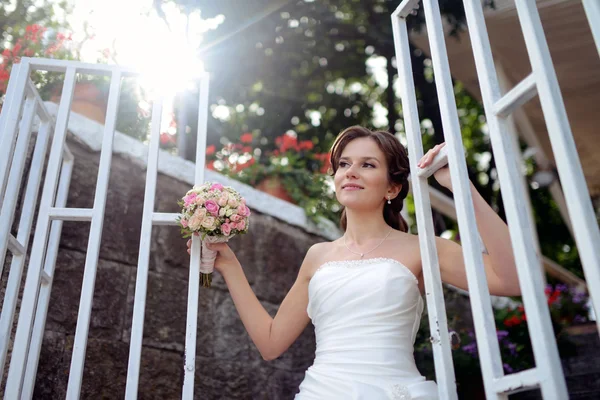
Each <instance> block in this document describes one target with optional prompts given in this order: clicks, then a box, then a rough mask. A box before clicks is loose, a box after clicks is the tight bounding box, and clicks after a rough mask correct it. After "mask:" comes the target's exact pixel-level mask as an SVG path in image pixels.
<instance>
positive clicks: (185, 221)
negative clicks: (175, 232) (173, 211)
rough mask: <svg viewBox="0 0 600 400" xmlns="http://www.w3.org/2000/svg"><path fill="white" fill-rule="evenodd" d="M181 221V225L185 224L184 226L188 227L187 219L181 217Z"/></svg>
mask: <svg viewBox="0 0 600 400" xmlns="http://www.w3.org/2000/svg"><path fill="white" fill-rule="evenodd" d="M179 222H181V226H183V227H184V228H187V227H188V220H187V219H185V218H181V220H180V221H179Z"/></svg>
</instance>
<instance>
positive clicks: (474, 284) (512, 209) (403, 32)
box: [392, 0, 600, 399]
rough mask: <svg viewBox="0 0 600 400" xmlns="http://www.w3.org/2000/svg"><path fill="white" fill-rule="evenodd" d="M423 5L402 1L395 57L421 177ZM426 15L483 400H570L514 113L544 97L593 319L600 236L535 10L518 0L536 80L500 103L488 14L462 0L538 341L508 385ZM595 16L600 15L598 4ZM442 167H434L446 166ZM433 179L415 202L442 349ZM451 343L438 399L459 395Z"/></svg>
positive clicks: (443, 62)
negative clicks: (522, 395)
mask: <svg viewBox="0 0 600 400" xmlns="http://www.w3.org/2000/svg"><path fill="white" fill-rule="evenodd" d="M419 3H420V0H405V1H403V2H402V3H401V4H400V6H399V7H398V9H397V10H396V11H395V12H394V13H393V14H392V24H393V28H394V41H395V46H396V56H397V59H398V69H399V75H400V79H401V85H400V87H401V97H402V107H403V112H404V118H405V126H406V133H407V141H408V146H409V153H410V154H411V157H412V159H411V167H413V170H416V165H412V164H415V163H416V160H418V159H419V158H421V156H422V155H423V148H422V143H421V132H420V127H419V119H418V115H417V105H416V97H415V91H414V82H413V81H412V70H411V61H410V50H409V47H408V46H409V44H408V31H407V26H406V20H405V19H406V17H407V16H408V15H409V14H410V13H411V12H412V11H413V10H414V9H415V7H417V6H418V4H419ZM588 3H590V2H588ZM423 5H424V14H425V21H426V24H427V32H428V37H429V41H430V46H431V59H432V64H433V68H434V76H435V77H436V87H437V91H438V98H439V103H440V111H441V114H442V124H443V127H444V135H445V140H446V142H447V146H446V148H447V149H448V158H449V159H450V165H449V166H450V175H451V179H452V182H453V184H452V186H453V188H454V199H455V203H456V215H457V219H458V223H459V228H460V230H461V233H462V234H461V240H462V246H463V255H464V258H465V266H466V272H467V279H468V282H469V291H470V297H471V299H472V301H471V307H472V310H473V317H474V324H475V330H476V332H477V342H478V349H479V356H480V361H481V368H482V373H483V378H484V385H485V391H486V397H487V398H488V399H506V398H507V395H508V394H510V393H514V392H516V391H521V390H526V389H530V388H535V387H539V388H540V389H541V392H542V395H543V397H544V398H547V399H566V398H568V394H567V390H566V384H565V379H564V375H563V371H562V368H561V364H560V359H559V355H558V350H557V347H556V343H555V338H554V333H553V328H552V324H551V320H550V313H549V310H548V306H547V304H546V298H545V295H544V285H543V281H544V279H543V278H544V277H543V274H542V272H541V268H540V262H541V261H540V259H541V256H540V254H538V246H537V243H534V242H535V238H536V237H537V235H536V234H535V233H536V232H535V228H534V225H533V219H532V216H531V211H530V207H529V204H528V202H529V199H528V197H527V194H526V193H525V191H524V186H523V184H522V177H521V173H520V170H519V168H518V166H519V160H518V159H517V157H516V154H515V151H514V143H513V141H514V139H513V138H512V137H511V135H510V131H509V129H510V128H509V126H508V123H509V122H508V120H507V118H508V117H509V116H510V115H511V113H512V112H513V111H515V110H516V109H517V108H518V107H519V106H521V105H522V104H524V103H525V102H527V101H528V100H530V99H531V98H533V97H534V96H535V95H536V94H539V95H540V101H541V103H542V109H543V112H544V116H545V118H546V125H547V127H548V132H549V135H550V140H551V143H552V146H553V150H554V153H555V159H556V164H557V168H558V171H559V175H560V178H561V182H562V184H563V188H564V191H565V197H566V200H567V201H566V202H567V205H568V209H569V215H570V217H571V222H572V224H573V226H576V227H578V229H574V232H575V239H576V242H577V247H578V250H579V252H580V255H581V261H582V264H583V267H584V272H585V274H586V277H587V283H588V285H589V288H590V290H589V292H590V294H591V296H592V299H593V300H592V301H593V304H594V308H595V309H596V310H599V309H600V253H599V252H598V250H597V249H596V248H595V245H594V244H596V245H597V243H600V232H599V230H598V226H597V224H596V218H595V215H594V212H593V208H592V204H591V199H590V197H589V192H588V190H587V187H586V185H585V180H584V176H583V171H582V168H581V164H580V162H579V158H578V156H577V151H576V148H575V144H574V140H573V135H572V133H571V130H570V127H569V123H568V120H567V115H566V112H565V108H564V104H563V101H562V97H561V94H560V90H559V87H558V82H557V79H556V74H555V71H554V67H553V65H552V61H551V59H550V54H549V51H548V46H547V43H546V39H545V36H544V33H543V30H542V26H541V22H540V18H539V14H538V11H537V8H536V4H535V1H534V0H516V7H517V12H518V15H519V18H520V21H521V26H522V29H523V35H524V38H525V43H526V45H527V50H528V53H529V58H530V62H531V65H532V71H533V72H532V73H531V75H530V76H528V77H526V78H525V79H524V80H523V81H522V82H520V83H519V84H517V85H516V86H515V87H514V88H513V89H512V90H510V91H509V92H508V93H507V94H505V95H504V96H502V95H501V93H500V86H499V82H498V76H497V74H496V70H495V66H494V59H493V57H492V53H491V49H490V42H489V37H488V34H487V29H486V25H485V19H484V14H483V8H482V4H481V2H480V1H479V0H464V5H465V13H466V18H467V23H468V26H469V34H470V38H471V43H472V47H473V53H474V57H475V63H476V68H477V74H478V77H479V80H480V86H481V92H482V97H483V102H484V107H485V111H486V118H487V123H488V127H489V131H490V139H491V142H492V147H493V151H494V157H495V160H496V163H497V166H498V168H497V170H498V176H499V180H500V185H501V187H502V196H503V200H504V204H505V205H506V207H505V209H506V215H507V220H508V225H509V227H510V233H511V242H512V246H513V251H514V255H515V258H516V260H517V269H518V274H519V281H520V286H521V291H522V293H523V302H524V305H525V309H526V310H527V321H528V327H529V330H530V332H532V333H535V337H536V340H533V341H532V348H533V352H534V356H535V360H536V367H535V368H532V369H530V370H526V371H522V372H519V373H515V374H510V375H504V372H503V368H502V362H501V357H500V352H499V346H498V341H497V336H496V332H495V323H494V320H493V313H492V308H491V303H490V294H489V290H488V288H487V283H486V277H485V273H484V270H483V268H482V266H483V263H482V261H483V260H482V257H481V253H480V251H478V250H479V249H478V248H477V246H476V243H477V236H478V234H477V226H476V221H475V215H474V211H473V206H472V199H471V193H470V189H469V183H468V175H467V171H466V164H465V160H464V156H463V146H462V139H461V135H460V127H459V122H458V121H459V120H458V116H457V110H456V104H455V100H454V93H453V90H452V89H453V85H452V80H451V75H450V68H449V62H448V55H447V51H446V47H445V42H444V32H443V25H442V20H441V16H440V11H439V5H438V3H437V2H436V1H435V0H423ZM594 6H597V4H595V5H594ZM590 15H593V12H589V11H588V16H590ZM590 23H591V24H592V25H593V24H594V23H597V21H596V20H592V18H590ZM592 28H594V27H592ZM439 158H440V157H438V159H436V160H435V161H434V162H443V160H439ZM428 176H430V173H427V172H424V173H421V174H414V175H413V177H412V184H413V192H414V193H415V205H416V212H417V222H418V224H419V228H420V229H419V233H420V242H421V253H422V255H423V260H424V263H423V273H424V276H425V283H426V288H427V304H428V308H429V309H432V310H433V311H434V312H433V313H432V314H430V325H431V326H432V327H435V331H434V330H433V329H432V333H431V335H432V337H433V338H434V344H436V342H437V340H440V339H439V337H438V336H437V335H440V334H441V333H443V332H447V327H446V325H445V324H446V317H445V314H444V313H443V310H444V303H443V298H442V296H441V293H437V294H436V293H430V290H433V291H434V292H435V291H441V283H440V282H439V271H438V269H439V266H438V260H437V255H436V250H435V244H434V242H433V234H434V233H433V224H432V223H431V215H430V214H431V211H430V210H431V208H430V202H429V199H428V197H427V195H426V194H427V191H426V189H427V182H426V178H427V177H428ZM431 279H435V282H430V283H429V285H427V280H431ZM599 324H600V322H599ZM599 327H600V325H599ZM533 336H534V335H532V337H533ZM446 343H447V342H445V341H444V340H441V344H440V346H439V348H438V349H437V350H438V351H437V352H436V351H435V350H436V347H435V346H434V360H435V364H436V376H437V379H438V385H439V392H440V397H441V398H444V399H446V398H456V391H455V388H454V387H453V386H452V384H450V383H449V382H450V381H452V379H451V378H453V376H452V375H451V372H450V369H449V367H451V365H452V361H451V356H449V355H447V353H448V350H447V349H446V346H447V344H446ZM452 383H453V381H452Z"/></svg>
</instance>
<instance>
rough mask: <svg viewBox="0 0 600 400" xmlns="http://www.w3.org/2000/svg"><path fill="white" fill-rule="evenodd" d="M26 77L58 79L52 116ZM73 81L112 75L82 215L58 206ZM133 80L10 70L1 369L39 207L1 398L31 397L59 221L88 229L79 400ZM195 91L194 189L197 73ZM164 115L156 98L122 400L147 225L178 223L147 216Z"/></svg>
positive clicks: (190, 377) (136, 332)
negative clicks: (124, 104) (127, 89)
mask: <svg viewBox="0 0 600 400" xmlns="http://www.w3.org/2000/svg"><path fill="white" fill-rule="evenodd" d="M32 71H52V72H62V73H64V74H65V80H64V86H63V91H62V96H61V101H60V105H59V109H58V113H57V115H56V119H54V118H53V117H52V116H51V114H50V113H49V112H48V111H47V110H46V108H45V106H44V103H43V102H42V100H41V98H40V96H39V95H38V93H37V91H36V89H35V87H34V86H33V84H32V82H31V80H30V79H29V76H30V73H31V72H32ZM77 74H86V75H104V76H109V77H110V91H109V96H108V106H107V117H106V121H105V124H104V132H103V138H102V150H101V156H100V165H99V171H98V178H97V182H96V190H95V198H94V205H93V207H92V208H85V209H82V208H66V207H65V204H66V199H67V193H68V189H69V182H70V177H71V171H72V168H73V156H72V155H71V153H70V152H69V149H68V147H67V146H66V145H65V139H66V136H67V126H68V120H69V114H70V110H71V103H72V97H73V91H74V88H75V83H76V75H77ZM135 75H136V72H135V71H131V70H128V69H124V68H121V67H118V66H108V65H94V64H86V63H80V62H73V61H59V60H51V59H37V58H26V57H24V58H22V60H21V63H20V64H15V65H14V66H13V68H12V71H11V77H10V82H9V86H8V89H7V94H6V100H5V106H4V108H3V110H2V114H1V117H0V118H1V119H0V149H1V150H0V160H1V161H0V185H1V186H0V198H1V199H2V207H1V211H0V259H1V260H0V261H1V262H0V265H4V260H5V256H6V253H7V251H10V252H11V253H12V256H13V258H12V263H11V271H10V275H9V279H8V284H7V291H6V295H5V301H4V304H3V309H2V316H1V318H0V370H3V368H4V366H5V363H6V355H7V352H8V347H9V344H10V338H11V328H12V326H13V320H14V314H15V306H16V302H17V296H18V291H19V287H20V285H21V276H22V272H23V269H24V262H25V255H26V253H27V252H28V250H29V243H28V242H29V237H30V231H31V226H32V222H33V221H32V220H33V216H34V212H35V210H36V207H37V210H38V220H37V224H36V229H35V236H34V241H33V244H32V246H31V249H30V250H31V253H30V261H29V266H28V269H27V277H26V280H25V287H24V291H23V296H22V303H21V308H20V312H19V318H18V324H17V331H16V335H15V338H14V343H13V344H12V356H11V359H10V368H9V370H8V379H7V383H6V388H5V393H4V398H5V399H31V398H32V396H33V389H34V384H35V376H36V370H37V365H38V359H39V354H40V350H41V343H42V338H43V333H44V327H45V321H46V315H47V310H48V303H49V300H50V291H51V289H52V277H53V274H54V268H55V261H56V254H57V251H58V244H59V241H60V233H61V228H62V221H79V222H89V223H90V224H91V227H90V237H89V242H88V249H87V255H86V261H85V272H84V277H83V286H82V291H81V293H82V294H81V300H80V305H79V312H78V319H77V328H76V332H75V341H74V346H73V354H72V359H71V368H70V373H69V383H68V388H67V398H68V399H78V398H79V393H80V389H81V381H82V376H83V366H84V360H85V352H86V345H87V339H88V331H89V324H90V316H91V311H92V297H93V293H94V284H95V279H96V270H97V267H98V256H99V249H100V240H101V233H102V224H103V220H104V212H105V206H106V197H107V189H108V180H109V173H110V166H111V157H112V153H113V138H114V132H115V123H116V118H117V110H118V107H119V95H120V87H121V81H122V78H124V77H127V76H135ZM200 88H201V89H200V103H199V104H200V112H199V121H198V151H197V158H196V175H195V183H196V184H199V183H201V182H203V181H204V166H205V149H206V121H207V117H208V75H207V74H204V75H203V76H202V77H201V78H200ZM36 116H37V117H38V118H39V120H40V127H39V132H38V136H37V140H36V143H35V149H34V153H33V159H32V162H31V168H30V172H29V178H28V181H27V188H26V192H25V201H24V205H23V207H22V210H21V220H20V221H19V227H18V232H17V235H16V237H15V236H14V235H12V233H11V226H12V224H13V219H14V215H15V211H16V210H15V207H16V204H17V198H18V195H19V191H20V188H21V178H22V175H23V171H24V168H25V161H26V157H27V152H28V148H29V144H30V141H31V140H32V126H33V123H34V118H35V117H36ZM161 118H162V100H161V99H158V100H156V101H155V102H154V105H153V112H152V127H151V136H150V146H149V152H148V164H147V165H148V167H147V180H146V189H145V198H144V209H143V219H142V231H141V232H142V233H141V240H140V250H139V258H138V268H137V280H136V289H135V303H134V313H133V321H132V329H131V345H130V355H129V367H128V373H127V389H126V395H125V397H126V398H128V399H135V398H137V389H138V388H137V386H138V378H139V371H140V357H141V348H142V335H143V326H144V312H145V300H146V289H147V281H148V263H149V254H150V237H151V233H152V227H153V225H176V217H177V214H165V213H157V212H154V198H155V191H156V176H157V168H158V150H159V140H160V123H161ZM50 138H52V145H51V148H50V153H49V155H47V150H48V142H49V140H50ZM46 158H47V163H48V165H47V169H46V175H45V179H44V184H43V189H42V193H41V200H40V204H39V205H37V204H36V202H37V198H38V191H39V189H40V186H41V175H42V172H43V169H44V163H45V161H46ZM199 248H200V246H199V241H198V240H197V239H194V246H193V251H192V257H191V263H190V281H189V296H188V299H189V303H188V314H187V321H188V322H187V327H186V346H185V349H186V357H185V360H186V362H185V366H184V369H185V379H184V387H183V395H182V397H183V398H184V399H192V398H194V393H193V390H194V372H195V368H196V358H195V353H196V323H197V319H198V291H199V270H198V268H199V258H200V254H199Z"/></svg>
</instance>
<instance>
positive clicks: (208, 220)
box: [202, 217, 217, 231]
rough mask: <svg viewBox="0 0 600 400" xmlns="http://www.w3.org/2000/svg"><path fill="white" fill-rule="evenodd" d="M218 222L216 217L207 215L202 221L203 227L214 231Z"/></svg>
mask: <svg viewBox="0 0 600 400" xmlns="http://www.w3.org/2000/svg"><path fill="white" fill-rule="evenodd" d="M216 222H217V220H216V219H215V217H205V218H204V221H202V227H203V228H206V229H208V230H209V231H212V230H214V229H215V228H216Z"/></svg>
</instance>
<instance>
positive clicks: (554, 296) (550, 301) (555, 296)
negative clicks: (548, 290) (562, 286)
mask: <svg viewBox="0 0 600 400" xmlns="http://www.w3.org/2000/svg"><path fill="white" fill-rule="evenodd" d="M559 297H560V292H559V291H558V290H555V291H554V293H552V294H551V295H550V297H548V304H554V303H556V301H557V300H558V298H559Z"/></svg>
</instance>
